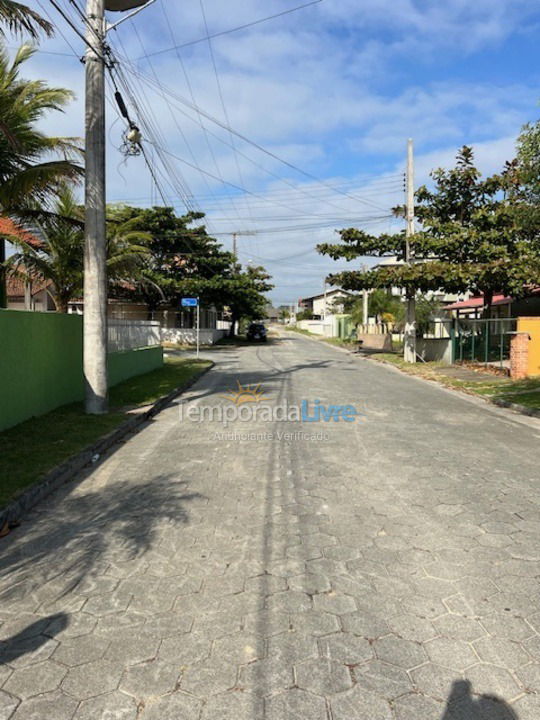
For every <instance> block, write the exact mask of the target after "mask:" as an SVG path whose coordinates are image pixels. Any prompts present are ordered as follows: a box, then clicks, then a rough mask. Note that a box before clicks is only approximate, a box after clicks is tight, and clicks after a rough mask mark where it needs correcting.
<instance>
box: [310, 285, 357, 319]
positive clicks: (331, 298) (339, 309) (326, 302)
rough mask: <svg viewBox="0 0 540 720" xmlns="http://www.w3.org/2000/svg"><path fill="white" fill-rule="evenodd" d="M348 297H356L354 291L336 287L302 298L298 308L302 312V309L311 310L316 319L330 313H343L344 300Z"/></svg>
mask: <svg viewBox="0 0 540 720" xmlns="http://www.w3.org/2000/svg"><path fill="white" fill-rule="evenodd" d="M348 297H354V293H350V292H347V290H341V288H334V289H333V290H328V291H327V292H325V293H321V294H320V295H312V296H311V297H307V298H300V300H299V301H298V309H299V310H300V312H302V310H308V311H310V312H311V313H313V317H314V318H315V319H323V318H325V317H327V316H329V315H339V314H341V313H343V310H344V306H343V300H345V298H348ZM340 301H341V302H340Z"/></svg>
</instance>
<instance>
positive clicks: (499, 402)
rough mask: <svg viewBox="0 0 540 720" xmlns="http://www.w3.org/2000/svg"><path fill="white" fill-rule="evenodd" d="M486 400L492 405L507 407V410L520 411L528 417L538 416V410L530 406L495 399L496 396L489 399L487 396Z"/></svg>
mask: <svg viewBox="0 0 540 720" xmlns="http://www.w3.org/2000/svg"><path fill="white" fill-rule="evenodd" d="M487 400H488V402H490V403H491V404H492V405H498V406H499V407H502V408H508V409H509V410H513V411H514V412H517V413H520V414H521V415H528V416H529V417H537V418H540V410H538V409H537V408H530V407H527V406H526V405H519V403H513V402H510V401H509V400H497V399H496V398H495V399H494V400H490V399H489V398H487Z"/></svg>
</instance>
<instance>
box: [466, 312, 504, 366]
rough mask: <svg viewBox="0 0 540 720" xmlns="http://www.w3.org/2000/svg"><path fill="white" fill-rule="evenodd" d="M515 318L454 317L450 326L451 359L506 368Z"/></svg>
mask: <svg viewBox="0 0 540 720" xmlns="http://www.w3.org/2000/svg"><path fill="white" fill-rule="evenodd" d="M515 330H516V318H493V319H480V320H472V319H467V320H465V319H461V318H460V319H458V320H456V322H455V325H454V328H453V330H452V334H453V358H454V362H463V361H467V362H473V363H481V364H483V365H493V366H495V367H501V368H506V367H508V366H509V361H510V339H511V333H513V332H515Z"/></svg>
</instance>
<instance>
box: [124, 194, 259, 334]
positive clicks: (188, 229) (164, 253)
mask: <svg viewBox="0 0 540 720" xmlns="http://www.w3.org/2000/svg"><path fill="white" fill-rule="evenodd" d="M110 216H111V218H113V219H116V220H117V221H122V222H126V221H127V222H129V223H130V225H131V227H133V228H135V229H139V230H142V231H144V232H147V233H148V234H149V235H150V241H149V243H148V248H149V254H148V256H147V258H146V261H145V268H144V270H143V273H142V277H143V281H142V282H140V283H139V284H138V285H137V287H136V288H135V289H134V290H133V291H130V292H126V291H125V290H119V291H117V292H120V294H121V296H122V297H125V298H131V299H136V300H141V301H143V302H145V303H146V304H147V305H148V307H149V309H150V310H155V309H157V308H159V307H162V308H166V309H175V310H179V309H180V300H181V298H182V297H195V296H196V297H199V299H200V302H201V304H202V305H207V306H208V305H213V306H215V307H216V308H218V309H220V310H224V309H227V310H229V311H230V313H231V316H232V320H233V330H234V326H235V323H236V322H237V321H239V320H241V319H257V318H261V317H264V315H265V306H266V303H267V299H266V298H265V296H264V293H265V292H267V291H269V290H271V289H272V287H273V286H272V285H271V284H270V283H269V282H268V281H269V279H270V276H269V275H268V274H267V273H266V271H265V270H264V268H261V267H249V266H248V267H247V268H246V269H245V270H244V271H242V270H241V268H240V266H239V265H238V264H237V263H236V260H235V257H234V255H233V254H232V253H230V252H228V251H225V250H224V249H223V248H222V246H221V244H220V243H219V242H218V241H217V240H216V239H215V238H213V237H212V236H211V235H209V234H208V232H207V230H206V227H205V225H204V224H203V223H201V222H200V221H201V220H203V219H204V213H201V212H189V213H187V214H186V215H181V216H178V215H176V213H175V211H174V209H173V208H170V207H153V208H147V209H141V208H137V207H130V206H125V205H118V206H116V207H113V208H110Z"/></svg>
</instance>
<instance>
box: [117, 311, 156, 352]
mask: <svg viewBox="0 0 540 720" xmlns="http://www.w3.org/2000/svg"><path fill="white" fill-rule="evenodd" d="M160 344H161V323H160V322H158V321H157V320H117V319H109V337H108V349H109V352H121V351H122V350H134V349H135V348H143V347H150V346H151V345H160Z"/></svg>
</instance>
